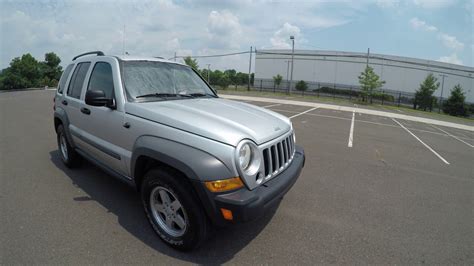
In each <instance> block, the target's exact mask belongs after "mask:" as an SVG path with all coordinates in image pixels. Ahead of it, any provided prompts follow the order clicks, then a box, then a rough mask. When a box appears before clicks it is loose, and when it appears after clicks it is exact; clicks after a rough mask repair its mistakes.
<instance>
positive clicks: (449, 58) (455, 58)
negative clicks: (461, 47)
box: [438, 53, 462, 65]
mask: <svg viewBox="0 0 474 266" xmlns="http://www.w3.org/2000/svg"><path fill="white" fill-rule="evenodd" d="M438 61H440V62H445V63H451V64H456V65H462V61H461V59H459V58H458V55H457V54H456V53H453V54H451V55H448V56H442V57H440V58H439V59H438Z"/></svg>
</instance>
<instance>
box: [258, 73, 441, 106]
mask: <svg viewBox="0 0 474 266" xmlns="http://www.w3.org/2000/svg"><path fill="white" fill-rule="evenodd" d="M296 83H297V81H293V85H292V89H291V93H292V94H300V95H303V96H304V95H308V96H316V97H330V98H334V99H337V98H339V99H348V100H354V101H356V100H360V99H361V97H362V96H361V95H362V94H361V88H360V87H359V86H355V85H346V84H337V83H323V82H306V84H307V86H308V87H307V89H306V91H299V90H296V89H295V86H296ZM288 89H289V82H288V81H286V80H285V81H283V80H282V81H281V83H280V85H279V86H276V84H275V82H274V81H273V79H256V80H255V81H254V84H253V90H257V91H265V92H280V93H288ZM371 98H372V103H376V104H382V105H393V106H405V107H413V104H414V98H415V94H414V93H410V92H403V91H397V90H390V89H379V90H377V91H376V92H375V93H374V94H373V95H372V97H371ZM442 100H443V101H444V100H446V99H445V98H443V99H442ZM437 106H438V103H435V105H434V106H433V108H437Z"/></svg>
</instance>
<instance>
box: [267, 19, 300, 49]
mask: <svg viewBox="0 0 474 266" xmlns="http://www.w3.org/2000/svg"><path fill="white" fill-rule="evenodd" d="M290 36H294V37H295V39H296V40H298V39H299V37H300V36H301V30H300V28H298V27H297V26H293V25H291V24H290V23H288V22H285V24H283V27H281V28H280V29H278V30H277V31H276V32H275V33H274V34H273V37H272V38H270V43H271V44H272V47H273V48H279V49H289V48H291V43H290Z"/></svg>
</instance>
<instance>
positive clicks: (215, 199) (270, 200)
mask: <svg viewBox="0 0 474 266" xmlns="http://www.w3.org/2000/svg"><path fill="white" fill-rule="evenodd" d="M304 164H305V155H304V150H303V148H301V147H299V146H296V151H295V156H294V158H293V161H292V162H291V165H290V166H288V168H286V169H285V170H284V171H283V172H281V173H280V174H279V175H277V176H275V177H273V178H272V179H271V180H269V181H267V182H266V183H264V184H263V185H261V186H259V187H257V188H255V189H254V190H248V189H247V188H243V189H239V190H237V191H233V192H230V193H229V192H226V193H212V192H210V191H208V190H207V189H206V188H205V186H204V184H203V183H202V182H199V181H194V182H193V185H194V187H195V189H196V191H197V193H198V195H199V198H200V200H201V201H202V204H203V206H204V209H205V210H206V213H207V214H208V216H209V218H210V219H211V221H212V222H213V223H214V224H216V225H227V224H232V223H242V222H248V221H251V220H254V219H257V218H258V217H260V216H262V215H263V214H264V213H265V211H266V210H267V209H269V208H271V207H272V206H273V205H274V204H276V203H278V202H279V200H280V199H282V198H283V196H284V195H285V194H286V193H287V192H288V190H290V188H291V187H292V186H293V184H294V183H295V182H296V180H297V179H298V177H299V175H300V173H301V170H302V169H303V167H304ZM221 208H225V209H227V210H231V211H232V214H233V220H232V221H228V220H225V219H224V218H223V217H222V214H221V211H220V209H221Z"/></svg>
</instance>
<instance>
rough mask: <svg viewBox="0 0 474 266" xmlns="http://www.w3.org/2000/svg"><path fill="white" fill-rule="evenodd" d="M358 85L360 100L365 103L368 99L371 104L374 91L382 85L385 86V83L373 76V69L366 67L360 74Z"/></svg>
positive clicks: (375, 75)
mask: <svg viewBox="0 0 474 266" xmlns="http://www.w3.org/2000/svg"><path fill="white" fill-rule="evenodd" d="M359 84H360V87H361V89H362V91H361V95H362V100H363V101H366V100H367V99H370V103H372V96H373V94H374V93H375V90H376V89H378V88H380V87H382V86H383V84H385V81H384V80H380V77H379V76H378V75H377V74H375V72H374V69H373V68H372V67H370V66H367V67H366V68H365V70H364V72H362V73H360V76H359Z"/></svg>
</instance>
